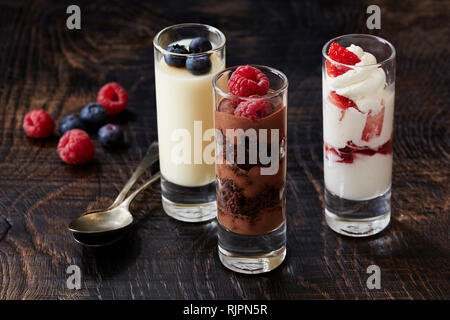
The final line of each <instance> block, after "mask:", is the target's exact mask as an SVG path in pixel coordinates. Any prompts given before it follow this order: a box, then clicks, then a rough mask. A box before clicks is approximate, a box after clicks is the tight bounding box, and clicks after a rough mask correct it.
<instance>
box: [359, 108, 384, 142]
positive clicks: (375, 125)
mask: <svg viewBox="0 0 450 320" xmlns="http://www.w3.org/2000/svg"><path fill="white" fill-rule="evenodd" d="M383 120H384V107H383V108H381V110H380V111H379V112H378V113H376V114H372V110H369V113H368V114H367V118H366V125H365V126H364V129H363V132H362V135H361V140H363V141H370V140H371V139H372V138H374V137H379V136H380V134H381V130H382V129H383Z"/></svg>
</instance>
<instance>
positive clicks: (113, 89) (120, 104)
mask: <svg viewBox="0 0 450 320" xmlns="http://www.w3.org/2000/svg"><path fill="white" fill-rule="evenodd" d="M97 102H98V103H100V104H101V105H102V106H103V108H105V110H106V112H107V113H108V115H115V114H118V113H120V112H122V111H123V110H124V109H125V108H126V107H127V103H128V94H127V92H126V91H125V89H124V88H122V87H121V86H120V85H119V84H118V83H116V82H110V83H107V84H105V85H104V86H103V87H102V88H101V89H100V91H99V92H98V95H97Z"/></svg>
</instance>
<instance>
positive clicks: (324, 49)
mask: <svg viewBox="0 0 450 320" xmlns="http://www.w3.org/2000/svg"><path fill="white" fill-rule="evenodd" d="M355 36H359V37H366V38H371V39H373V40H377V41H379V42H381V43H384V44H386V45H387V46H388V47H389V48H390V49H391V54H390V56H389V57H388V58H386V59H384V60H383V61H380V62H377V63H372V64H366V65H363V66H355V65H351V64H345V63H340V62H337V61H334V60H332V59H331V58H330V57H329V56H328V52H327V50H326V49H327V48H328V47H329V45H330V44H331V43H333V42H335V41H337V40H339V39H342V38H346V37H355ZM322 57H324V58H325V60H327V61H330V62H332V63H333V64H336V65H339V66H344V67H350V68H352V69H353V68H361V69H362V68H366V67H371V68H373V67H374V66H378V67H380V66H382V65H383V64H386V63H387V62H389V61H392V60H394V59H395V57H396V51H395V47H394V46H393V45H392V43H390V42H389V41H387V40H386V39H383V38H381V37H378V36H374V35H371V34H365V33H350V34H344V35H340V36H337V37H334V38H333V39H331V40H329V41H327V43H325V45H324V46H323V47H322Z"/></svg>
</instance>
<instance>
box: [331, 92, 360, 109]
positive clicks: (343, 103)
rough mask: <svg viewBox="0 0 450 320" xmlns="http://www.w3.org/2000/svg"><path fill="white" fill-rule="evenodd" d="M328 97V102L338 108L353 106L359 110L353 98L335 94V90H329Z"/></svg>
mask: <svg viewBox="0 0 450 320" xmlns="http://www.w3.org/2000/svg"><path fill="white" fill-rule="evenodd" d="M328 99H330V102H331V103H332V104H334V105H335V106H336V107H338V108H341V109H344V110H345V109H348V108H355V109H356V110H358V111H359V109H358V106H357V105H356V103H355V102H354V101H353V100H351V99H349V98H347V97H344V96H341V95H339V94H337V93H336V91H331V92H330V95H329V97H328Z"/></svg>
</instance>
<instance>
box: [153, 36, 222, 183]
mask: <svg viewBox="0 0 450 320" xmlns="http://www.w3.org/2000/svg"><path fill="white" fill-rule="evenodd" d="M189 42H190V40H189V39H187V40H184V41H183V43H182V44H188V43H189ZM211 62H212V68H211V71H210V72H209V73H207V74H204V75H193V74H191V73H190V72H189V71H188V70H187V69H186V68H175V67H172V66H169V65H167V63H166V62H165V61H164V57H162V58H161V60H159V61H155V64H156V66H155V85H156V88H155V90H156V101H157V103H156V105H157V117H158V140H159V157H160V168H161V173H162V175H163V176H164V177H165V178H166V179H167V180H169V181H170V182H172V183H175V184H178V185H181V186H187V187H196V186H204V185H207V184H209V183H211V182H212V181H214V179H215V170H214V163H212V164H206V163H204V162H203V160H202V162H203V163H201V164H194V121H201V124H202V132H201V135H202V136H203V134H204V132H205V131H206V130H208V129H212V128H214V124H213V111H214V96H213V87H212V78H213V76H214V75H215V74H216V73H218V72H219V71H221V70H222V69H224V68H225V61H224V60H221V59H219V57H218V56H217V55H216V54H213V55H211ZM177 129H185V130H187V132H189V133H190V135H191V150H190V154H191V157H190V158H191V160H190V163H189V164H185V163H178V162H177V161H176V159H174V158H173V156H172V153H173V150H176V149H174V148H176V147H177V146H178V147H179V146H180V141H181V140H178V141H177V140H174V139H173V136H172V135H173V134H174V132H175V131H176V130H177ZM200 138H202V137H200ZM210 143H212V141H204V142H203V143H202V151H203V149H204V148H205V147H206V146H208V145H209V144H210Z"/></svg>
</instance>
